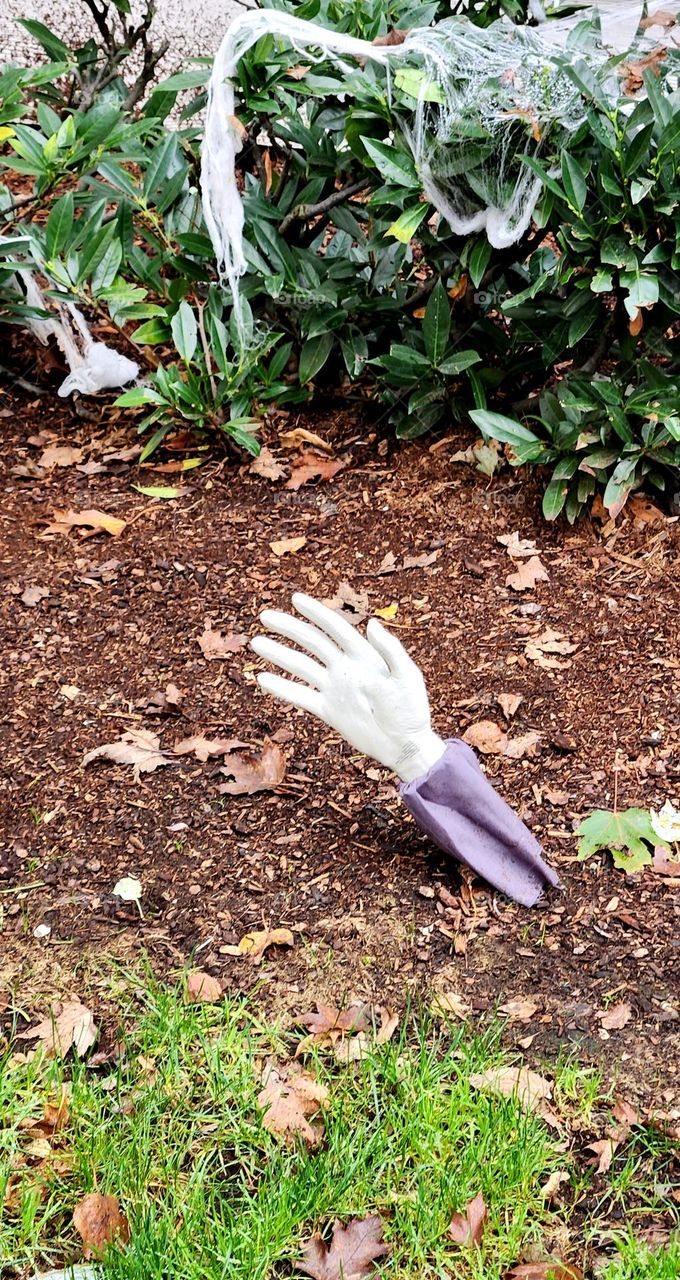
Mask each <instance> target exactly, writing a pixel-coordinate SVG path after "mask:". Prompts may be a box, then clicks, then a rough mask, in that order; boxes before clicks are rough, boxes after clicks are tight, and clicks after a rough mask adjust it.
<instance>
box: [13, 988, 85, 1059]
mask: <svg viewBox="0 0 680 1280" xmlns="http://www.w3.org/2000/svg"><path fill="white" fill-rule="evenodd" d="M98 1034H99V1028H98V1027H97V1026H96V1024H95V1021H94V1018H93V1016H92V1013H91V1011H90V1009H88V1008H87V1005H84V1004H82V1003H81V1001H80V1000H79V999H78V998H77V997H76V998H75V999H73V1000H67V1001H64V1002H61V1001H58V1002H57V1003H56V1004H54V1005H53V1006H52V1008H51V1009H50V1012H49V1013H48V1014H47V1016H46V1017H44V1018H42V1019H41V1021H40V1022H39V1023H38V1025H37V1026H36V1027H32V1028H31V1029H30V1030H29V1031H21V1032H19V1034H18V1036H17V1039H18V1040H40V1041H41V1042H42V1043H43V1044H44V1045H45V1047H46V1049H47V1051H48V1053H50V1054H53V1055H55V1056H56V1057H59V1058H65V1057H66V1055H67V1053H68V1052H69V1050H70V1049H73V1050H74V1051H75V1053H76V1055H77V1056H78V1057H79V1058H83V1057H84V1056H85V1054H86V1053H87V1052H88V1050H89V1049H91V1048H92V1046H93V1044H94V1042H95V1040H96V1039H97V1036H98Z"/></svg>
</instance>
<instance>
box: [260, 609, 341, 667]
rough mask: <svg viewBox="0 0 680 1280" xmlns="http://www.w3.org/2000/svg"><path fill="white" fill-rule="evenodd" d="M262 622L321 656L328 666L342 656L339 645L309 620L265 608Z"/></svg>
mask: <svg viewBox="0 0 680 1280" xmlns="http://www.w3.org/2000/svg"><path fill="white" fill-rule="evenodd" d="M260 622H261V623H262V625H263V627H266V628H267V631H274V632H276V634H277V635H278V636H285V637H286V639H287V640H292V641H294V643H295V644H299V645H300V647H301V648H302V649H307V650H308V652H309V653H313V654H314V657H315V658H319V659H320V660H321V662H324V663H325V664H326V666H329V665H330V663H332V662H338V661H339V659H340V658H341V657H342V653H341V652H340V650H339V649H338V647H337V645H334V644H333V643H332V642H331V641H330V640H329V639H328V636H326V635H324V633H323V631H318V630H317V628H316V627H310V625H309V623H308V622H301V621H300V619H299V618H294V617H293V616H292V614H290V613H283V612H282V611H281V610H280V609H265V610H264V613H261V614H260Z"/></svg>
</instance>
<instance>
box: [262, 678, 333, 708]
mask: <svg viewBox="0 0 680 1280" xmlns="http://www.w3.org/2000/svg"><path fill="white" fill-rule="evenodd" d="M257 683H258V684H259V686H260V688H261V689H264V691H265V693H271V694H273V696H274V697H275V698H280V699H281V702H287V703H289V705H290V706H291V707H300V708H301V709H302V710H303V711H311V713H312V715H314V716H319V717H320V718H323V717H322V716H321V694H320V693H319V692H318V691H317V690H316V689H310V688H309V686H308V685H306V684H296V683H295V681H294V680H284V679H283V676H274V675H271V674H270V672H269V671H264V672H263V673H262V675H259V676H258V677H257Z"/></svg>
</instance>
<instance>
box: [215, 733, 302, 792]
mask: <svg viewBox="0 0 680 1280" xmlns="http://www.w3.org/2000/svg"><path fill="white" fill-rule="evenodd" d="M285 772H286V757H285V755H284V753H283V751H282V750H281V748H280V746H279V744H278V742H274V741H273V740H272V739H271V738H265V740H264V743H263V744H262V751H261V752H260V753H259V755H256V754H255V753H254V752H250V751H249V752H247V753H246V752H244V753H243V754H239V753H238V752H232V753H231V754H230V755H229V756H228V757H227V760H226V763H225V765H224V766H223V768H221V769H220V773H223V774H225V776H226V777H228V778H233V779H234V781H233V782H223V783H222V784H221V786H220V787H219V791H220V794H221V795H228V796H251V795H254V794H255V793H256V792H257V791H274V790H275V789H276V787H278V786H279V785H280V783H281V782H283V778H284V775H285Z"/></svg>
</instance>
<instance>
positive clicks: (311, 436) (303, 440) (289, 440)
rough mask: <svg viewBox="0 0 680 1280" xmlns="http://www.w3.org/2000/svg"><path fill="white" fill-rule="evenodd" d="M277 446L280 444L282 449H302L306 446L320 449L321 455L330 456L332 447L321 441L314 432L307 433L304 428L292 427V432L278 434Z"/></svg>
mask: <svg viewBox="0 0 680 1280" xmlns="http://www.w3.org/2000/svg"><path fill="white" fill-rule="evenodd" d="M279 444H282V445H283V447H284V449H303V448H304V446H305V445H306V444H308V445H311V447H312V448H313V449H320V450H321V453H331V454H332V452H333V446H332V445H330V444H327V442H326V441H325V440H322V439H321V436H318V435H317V434H316V432H315V431H307V429H306V428H305V427H293V429H292V431H282V432H280V434H279Z"/></svg>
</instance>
